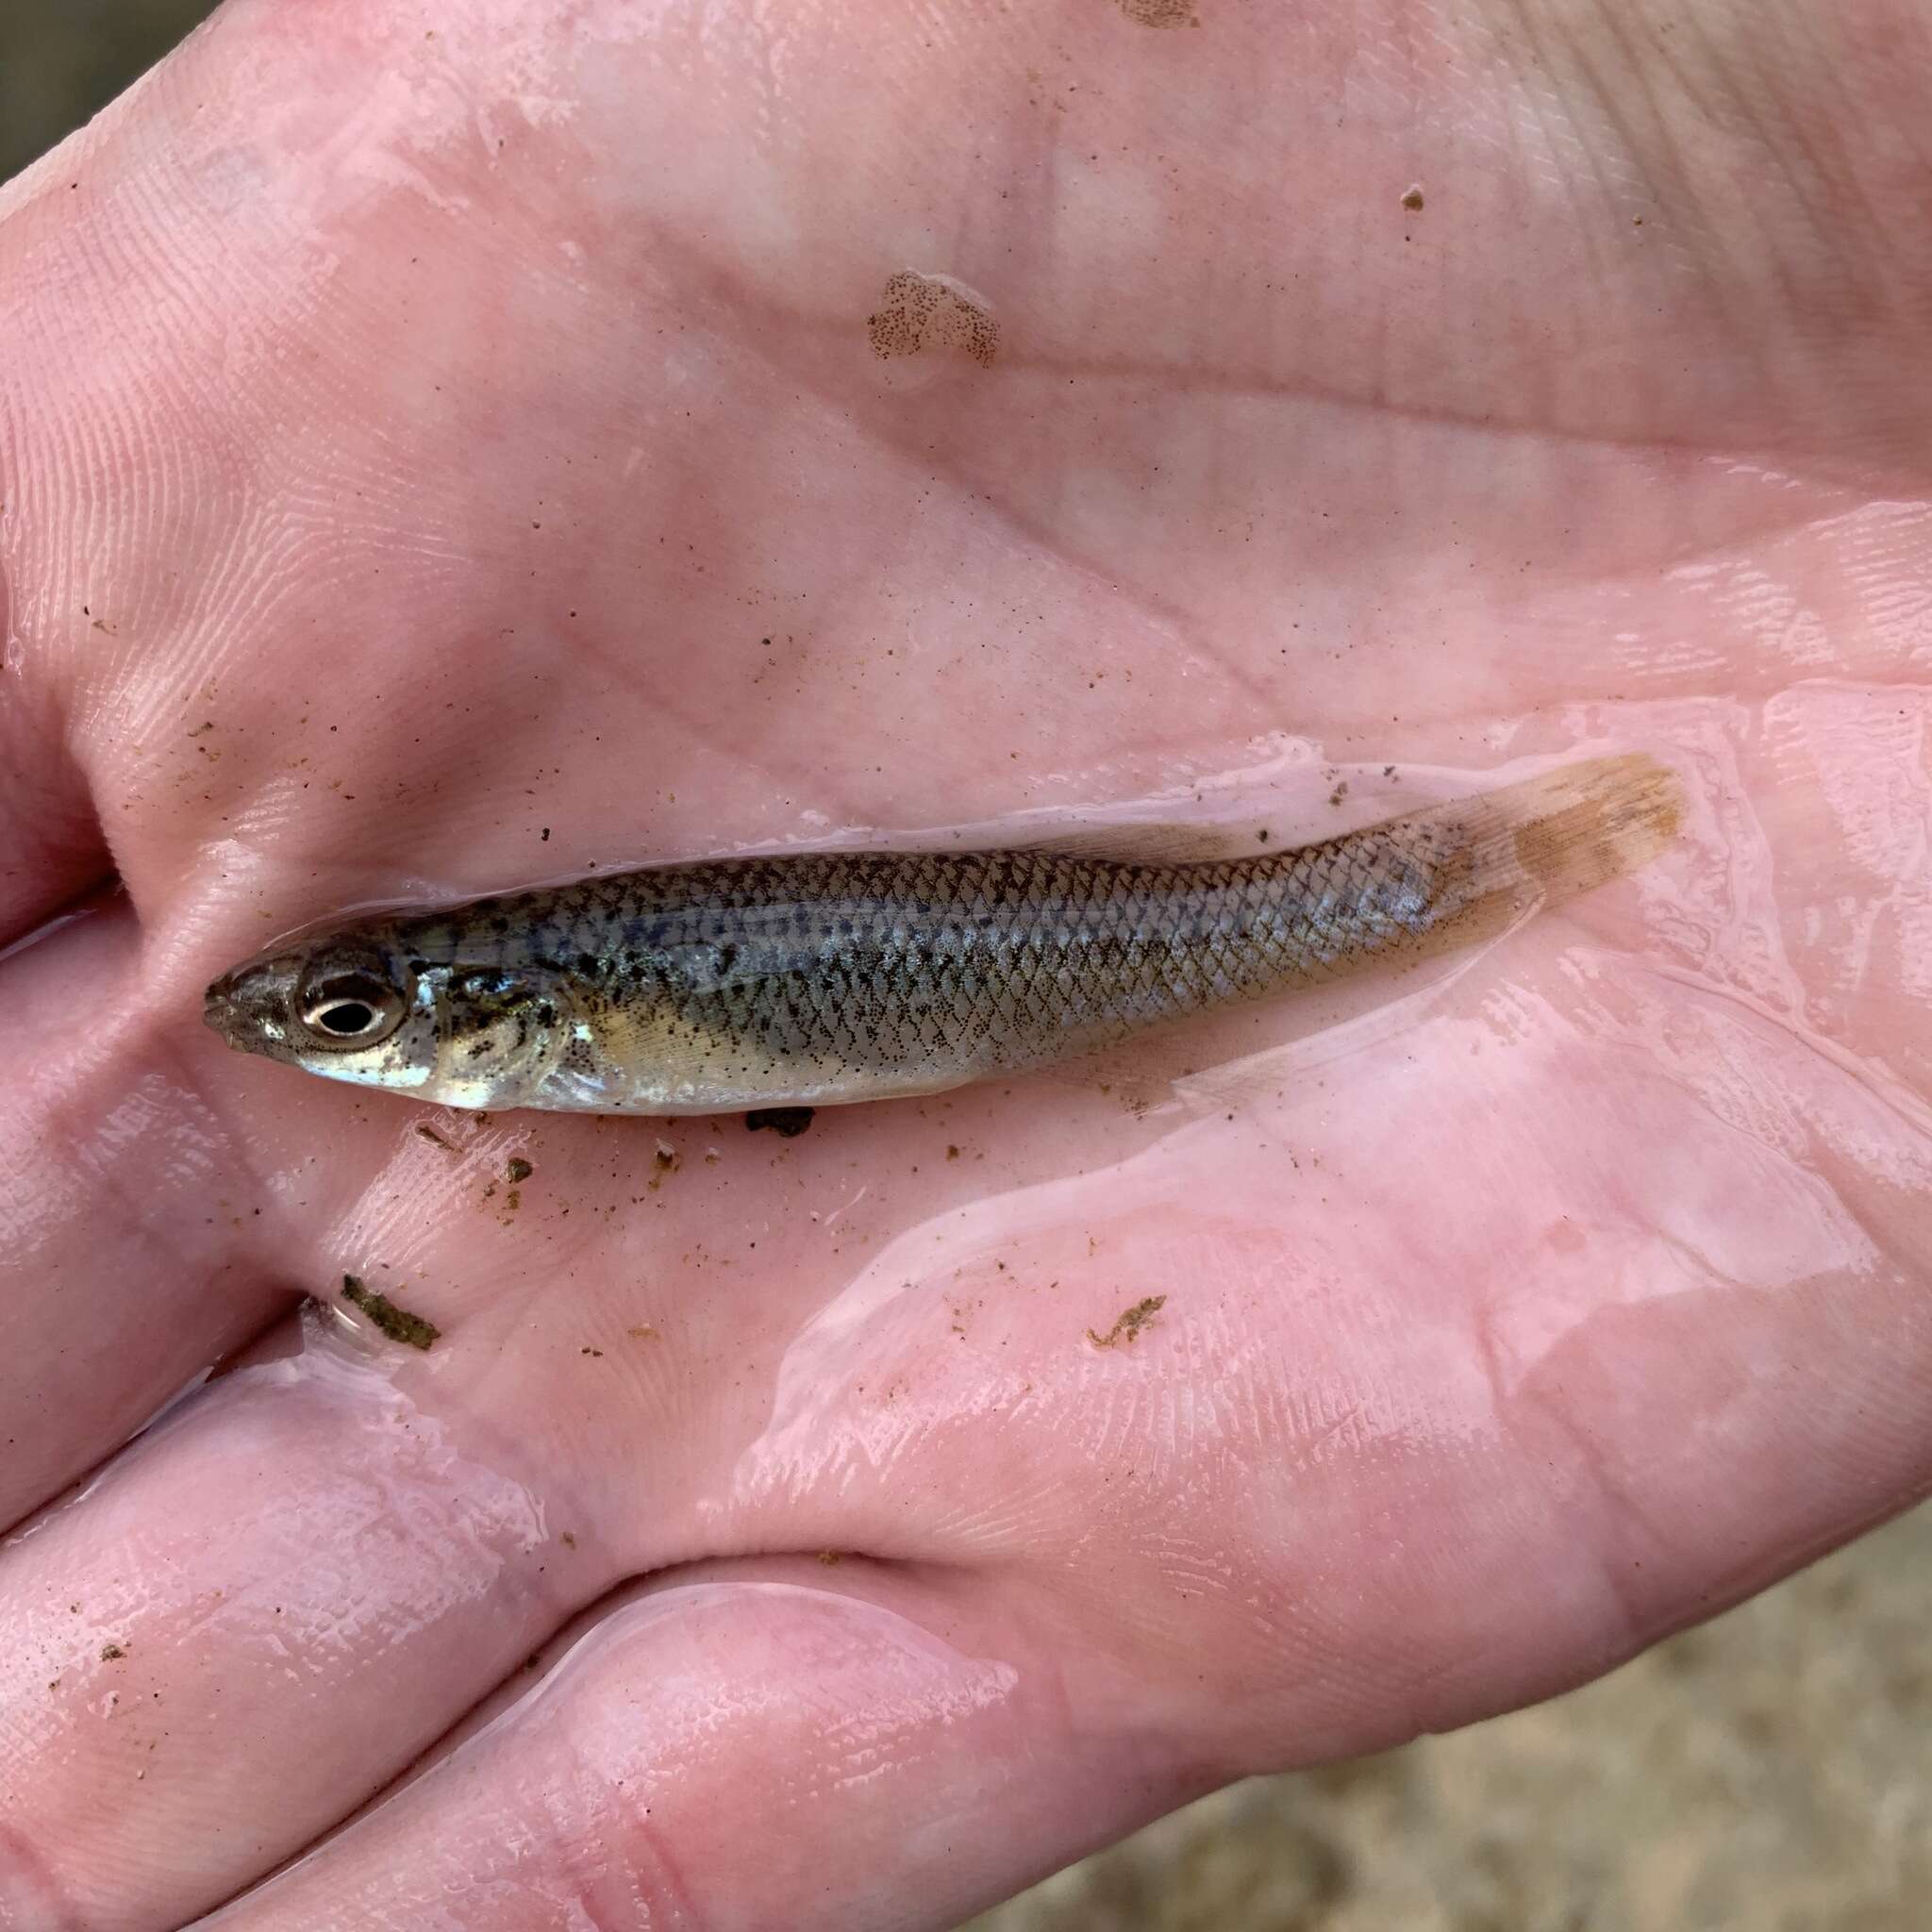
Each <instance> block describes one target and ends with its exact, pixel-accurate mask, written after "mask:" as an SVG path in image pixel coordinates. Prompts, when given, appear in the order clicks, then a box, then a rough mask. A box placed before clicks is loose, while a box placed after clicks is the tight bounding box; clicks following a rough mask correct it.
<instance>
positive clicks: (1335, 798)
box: [1328, 778, 1348, 805]
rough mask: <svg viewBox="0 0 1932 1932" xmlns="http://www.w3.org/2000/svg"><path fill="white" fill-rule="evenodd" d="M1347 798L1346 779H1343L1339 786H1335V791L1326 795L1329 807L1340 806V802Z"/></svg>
mask: <svg viewBox="0 0 1932 1932" xmlns="http://www.w3.org/2000/svg"><path fill="white" fill-rule="evenodd" d="M1347 796H1348V780H1347V779H1346V778H1344V779H1343V780H1342V781H1341V784H1340V785H1338V786H1337V787H1336V788H1335V790H1334V791H1331V792H1330V793H1329V794H1328V803H1329V804H1330V805H1340V804H1341V801H1342V800H1343V799H1344V798H1346V797H1347Z"/></svg>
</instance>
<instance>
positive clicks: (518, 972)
mask: <svg viewBox="0 0 1932 1932" xmlns="http://www.w3.org/2000/svg"><path fill="white" fill-rule="evenodd" d="M202 1017H203V1019H204V1020H205V1022H206V1023H207V1024H208V1026H210V1027H211V1028H213V1030H214V1031H215V1032H216V1033H218V1034H220V1035H221V1037H222V1038H223V1039H224V1040H225V1041H226V1042H227V1043H228V1044H229V1045H230V1046H232V1047H235V1048H237V1049H239V1050H240V1051H241V1052H243V1053H255V1054H260V1055H262V1056H263V1057H265V1058H268V1059H273V1060H280V1061H282V1062H283V1063H284V1064H285V1065H288V1066H294V1067H300V1068H302V1069H303V1070H304V1071H305V1072H307V1073H310V1074H321V1075H322V1076H323V1077H324V1078H325V1079H328V1080H346V1081H349V1082H351V1083H352V1084H354V1085H356V1086H359V1087H386V1088H388V1089H390V1090H391V1091H394V1092H399V1093H409V1094H413V1095H414V1096H415V1097H416V1098H418V1099H420V1100H434V1101H440V1102H441V1103H442V1104H443V1105H444V1106H446V1107H466V1108H508V1107H519V1106H523V1105H525V1104H527V1103H528V1101H529V1100H530V1099H531V1097H532V1096H534V1094H535V1092H536V1091H537V1089H538V1088H539V1087H541V1085H542V1083H543V1080H544V1078H545V1076H546V1075H547V1074H549V1073H550V1072H551V1070H552V1069H553V1068H554V1067H555V1066H556V1065H557V1063H558V1059H559V1058H561V1057H562V1054H563V1052H564V1049H565V1048H566V1046H567V1045H568V1044H569V1041H570V1039H571V1032H572V1026H573V1024H574V1015H573V1012H572V1009H571V1003H570V1000H569V997H568V995H567V993H566V992H565V991H564V990H563V988H562V986H561V985H560V983H559V982H558V978H557V976H556V975H555V974H550V973H548V972H545V971H544V970H542V969H541V968H536V967H515V966H505V965H501V964H493V963H475V962H466V961H465V960H463V959H462V958H460V957H457V958H434V957H428V958H425V957H423V955H422V954H421V953H420V952H416V951H413V950H412V949H411V947H410V945H409V944H408V943H406V938H405V935H402V934H397V935H394V936H389V937H383V936H375V937H372V936H370V935H369V934H367V933H363V934H359V935H355V936H350V937H344V938H338V939H329V938H324V939H321V940H318V941H313V942H310V943H307V944H296V945H291V946H289V947H286V948H284V949H281V950H278V951H274V952H270V953H267V954H264V955H263V956H262V957H261V958H258V959H254V960H251V961H250V962H249V963H248V964H247V965H245V966H239V967H237V968H236V969H235V971H234V972H232V973H229V974H224V975H223V977H222V978H220V979H218V980H216V981H215V982H214V984H213V985H212V986H210V987H209V988H208V992H207V995H206V998H205V1001H204V1004H203V1009H202Z"/></svg>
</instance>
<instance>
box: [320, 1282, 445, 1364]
mask: <svg viewBox="0 0 1932 1932" xmlns="http://www.w3.org/2000/svg"><path fill="white" fill-rule="evenodd" d="M342 1299H343V1300H344V1301H345V1302H353V1303H354V1304H355V1305H356V1306H357V1307H358V1308H360V1309H361V1310H362V1312H363V1313H364V1314H365V1315H367V1316H368V1317H369V1319H370V1320H371V1321H372V1322H373V1323H375V1325H376V1327H377V1328H379V1329H380V1330H381V1331H382V1333H383V1334H385V1335H386V1336H388V1337H389V1339H390V1340H391V1341H403V1342H407V1343H408V1345H409V1346H410V1347H411V1348H427V1347H428V1346H429V1345H430V1343H431V1342H433V1341H435V1340H436V1339H437V1337H438V1336H439V1335H441V1333H442V1330H441V1328H439V1327H438V1326H437V1325H436V1324H435V1323H434V1322H426V1321H425V1320H424V1318H423V1317H422V1316H421V1315H412V1314H410V1313H409V1311H408V1309H407V1308H399V1307H396V1305H395V1303H393V1302H392V1301H391V1300H390V1298H389V1297H388V1296H387V1295H386V1294H382V1293H380V1292H378V1291H376V1290H375V1289H373V1288H365V1287H363V1285H362V1283H361V1282H360V1281H358V1279H357V1278H356V1276H355V1275H353V1274H345V1275H343V1276H342Z"/></svg>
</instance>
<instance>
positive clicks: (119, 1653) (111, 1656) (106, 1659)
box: [101, 1643, 127, 1664]
mask: <svg viewBox="0 0 1932 1932" xmlns="http://www.w3.org/2000/svg"><path fill="white" fill-rule="evenodd" d="M126 1655H127V1653H126V1652H125V1650H124V1649H122V1647H121V1646H120V1645H119V1644H118V1643H104V1644H102V1645H101V1661H102V1662H103V1663H104V1664H113V1663H119V1662H120V1661H121V1659H122V1658H123V1657H125V1656H126Z"/></svg>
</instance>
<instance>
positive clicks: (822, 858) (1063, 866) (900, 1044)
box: [206, 755, 1679, 1114]
mask: <svg viewBox="0 0 1932 1932" xmlns="http://www.w3.org/2000/svg"><path fill="white" fill-rule="evenodd" d="M1678 809H1679V805H1678V791H1677V786H1676V782H1675V780H1674V778H1673V777H1672V775H1671V774H1670V773H1669V772H1668V771H1666V770H1665V768H1664V767H1662V766H1661V765H1659V764H1657V762H1656V761H1654V760H1653V759H1651V758H1645V757H1642V756H1641V755H1638V756H1626V757H1622V758H1596V759H1591V760H1588V761H1584V762H1580V763H1574V764H1570V765H1565V766H1559V767H1557V768H1556V769H1554V770H1551V771H1548V772H1546V773H1544V774H1541V776H1538V777H1534V778H1529V779H1526V780H1524V781H1522V782H1521V783H1518V784H1513V785H1507V786H1505V787H1502V788H1501V789H1499V790H1496V791H1488V792H1483V793H1479V794H1477V795H1475V796H1474V797H1470V798H1464V799H1459V800H1457V801H1454V802H1452V803H1449V804H1443V805H1436V806H1431V807H1428V808H1424V809H1422V810H1418V811H1414V812H1410V813H1407V814H1406V815H1405V816H1403V817H1399V818H1392V819H1389V820H1387V821H1385V822H1384V823H1382V824H1374V825H1369V826H1365V827H1363V828H1362V829H1360V830H1357V831H1352V832H1345V833H1342V834H1341V835H1340V836H1339V837H1336V838H1331V839H1324V840H1322V841H1319V842H1318V843H1315V844H1310V845H1303V846H1300V847H1298V848H1295V849H1292V850H1283V849H1277V850H1274V851H1269V850H1267V849H1265V848H1262V849H1258V850H1256V851H1253V852H1252V853H1248V854H1243V856H1241V857H1221V858H1192V859H1189V858H1183V857H1178V856H1173V855H1174V854H1175V853H1176V852H1177V851H1178V850H1179V849H1181V848H1179V847H1177V845H1176V841H1177V839H1185V838H1188V837H1192V838H1193V840H1194V841H1195V842H1194V846H1193V849H1194V850H1195V851H1199V850H1200V849H1201V848H1200V828H1195V830H1194V832H1193V833H1192V834H1189V833H1187V832H1185V831H1183V830H1182V829H1180V828H1174V827H1168V828H1164V832H1163V835H1162V839H1161V841H1159V843H1160V846H1161V848H1162V849H1161V850H1159V851H1157V850H1156V849H1155V843H1154V841H1149V840H1148V839H1147V838H1146V837H1145V836H1144V830H1143V833H1142V834H1136V833H1135V831H1134V828H1131V827H1129V828H1126V830H1125V831H1124V832H1123V833H1120V834H1115V835H1108V834H1104V833H1103V834H1095V833H1089V834H1085V835H1083V836H1082V838H1081V839H1080V840H1078V841H1073V842H1071V843H1063V844H1061V845H1058V846H1032V847H1022V848H1016V849H1010V850H1000V851H965V852H883V851H882V852H848V853H822V852H808V853H796V854H780V855H776V856H773V857H767V858H725V859H718V860H713V861H708V862H705V863H697V864H680V865H664V866H657V867H650V868H646V869H643V870H640V871H635V872H625V873H611V874H599V875H596V876H593V877H591V878H586V879H582V880H579V881H577V882H576V883H575V884H570V885H562V886H549V887H543V888H541V889H537V890H532V891H521V892H513V893H508V894H505V895H502V896H497V897H492V898H487V899H476V900H474V901H472V902H470V903H468V904H466V905H461V906H455V907H446V908H437V909H433V910H425V911H418V912H392V913H387V914H383V915H381V916H371V917H369V918H367V919H364V920H359V921H353V922H351V923H349V924H339V925H337V926H335V927H334V928H333V929H330V930H325V931H319V932H311V933H310V934H309V935H308V936H307V937H303V938H300V939H297V940H293V941H285V942H284V943H283V944H281V945H280V946H278V947H275V948H273V949H271V950H270V951H269V952H268V953H266V954H264V955H262V956H261V957H260V958H257V959H255V960H253V961H251V962H249V963H248V964H246V965H243V966H242V967H239V968H238V969H237V970H236V971H234V972H233V973H230V974H227V975H226V976H225V977H224V978H222V979H219V980H217V981H216V982H215V984H214V985H213V986H211V987H210V988H209V989H208V999H207V1008H206V1018H207V1021H208V1024H209V1025H210V1026H212V1027H213V1028H214V1029H215V1030H216V1032H218V1033H219V1034H221V1035H222V1037H223V1038H224V1039H225V1041H227V1042H228V1044H229V1045H231V1046H235V1047H239V1048H241V1049H242V1051H244V1052H248V1053H258V1054H265V1055H266V1056H268V1058H271V1059H276V1060H285V1061H288V1062H289V1063H290V1064H291V1065H293V1066H298V1067H305V1068H307V1069H308V1072H310V1073H312V1074H325V1075H327V1076H328V1077H329V1078H331V1079H337V1080H353V1081H357V1082H359V1083H361V1084H362V1085H364V1086H370V1087H388V1088H392V1089H394V1090H395V1091H399V1092H404V1093H412V1094H415V1095H416V1096H417V1097H418V1098H420V1099H424V1100H436V1101H441V1102H443V1103H445V1104H447V1105H449V1106H452V1107H466V1108H516V1107H531V1108H565V1109H571V1110H575V1111H582V1112H593V1113H641V1114H689V1113H716V1112H722V1111H725V1110H727V1109H734V1108H759V1107H771V1106H780V1105H788V1104H789V1105H812V1106H826V1105H833V1104H837V1103H840V1102H844V1101H858V1100H874V1099H882V1098H886V1097H889V1096H891V1095H895V1094H912V1093H934V1092H939V1091H942V1090H944V1089H946V1088H949V1087H957V1086H960V1085H963V1084H964V1083H966V1082H968V1081H971V1080H978V1079H983V1078H985V1077H987V1076H988V1075H990V1074H1014V1073H1020V1072H1024V1071H1025V1070H1027V1069H1029V1068H1035V1067H1040V1066H1043V1065H1047V1064H1049V1063H1051V1062H1054V1061H1058V1060H1064V1059H1068V1058H1074V1057H1077V1056H1080V1055H1082V1054H1084V1053H1088V1052H1091V1051H1092V1050H1093V1049H1095V1048H1097V1047H1101V1046H1104V1045H1106V1044H1108V1043H1109V1042H1113V1041H1121V1040H1124V1039H1126V1038H1128V1037H1130V1036H1132V1035H1135V1034H1138V1033H1141V1032H1142V1031H1143V1030H1145V1029H1147V1028H1150V1027H1154V1026H1158V1025H1160V1024H1163V1023H1167V1022H1172V1021H1176V1020H1180V1019H1184V1018H1186V1017H1188V1016H1190V1015H1192V1014H1197V1013H1203V1012H1207V1011H1210V1010H1212V1009H1214V1008H1221V1007H1226V1006H1231V1005H1234V1004H1236V1003H1239V1002H1241V1001H1247V1000H1254V999H1258V998H1263V997H1266V996H1267V995H1269V994H1273V993H1277V992H1282V991H1289V990H1291V989H1293V988H1296V987H1303V986H1307V985H1311V984H1313V983H1316V982H1319V981H1323V980H1329V979H1333V978H1335V977H1336V976H1338V975H1340V974H1345V973H1348V972H1350V971H1352V970H1355V969H1358V968H1362V967H1367V966H1370V965H1374V964H1376V963H1380V962H1391V963H1403V962H1407V961H1413V960H1418V959H1421V958H1426V957H1428V956H1430V955H1433V954H1437V953H1441V952H1444V951H1446V950H1448V949H1450V948H1452V947H1457V946H1462V945H1467V944H1469V943H1471V942H1473V941H1476V940H1479V939H1481V938H1483V937H1485V936H1488V935H1491V934H1493V933H1495V932H1498V931H1500V930H1502V929H1503V928H1504V927H1505V926H1506V925H1507V924H1511V923H1513V922H1514V921H1516V920H1518V919H1520V918H1522V917H1524V915H1525V914H1527V913H1529V912H1531V911H1533V910H1535V909H1536V908H1538V907H1540V906H1545V905H1549V904H1554V903H1556V902H1557V901H1559V900H1562V899H1565V898H1568V897H1570V896H1572V895H1573V894H1574V893H1577V892H1581V891H1589V890H1590V889H1591V888H1592V887H1594V886H1598V885H1601V884H1603V883H1604V882H1605V881H1606V880H1608V879H1611V878H1614V877H1616V876H1617V875H1618V874H1622V873H1625V872H1628V871H1629V870H1630V869H1631V868H1632V867H1633V866H1637V865H1640V864H1641V863H1643V862H1644V861H1645V860H1647V859H1649V858H1653V857H1654V856H1655V855H1656V854H1657V852H1659V851H1660V850H1661V849H1662V848H1663V846H1664V845H1665V844H1666V843H1667V842H1668V841H1669V840H1670V839H1671V838H1672V836H1673V835H1674V832H1675V830H1676V825H1677V818H1678ZM1246 836H1247V837H1248V838H1249V840H1250V841H1252V840H1253V839H1254V838H1255V837H1256V836H1257V835H1255V834H1254V833H1253V832H1250V833H1248V834H1247V835H1246ZM1109 840H1111V841H1112V843H1111V846H1109ZM1163 855H1165V856H1163Z"/></svg>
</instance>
